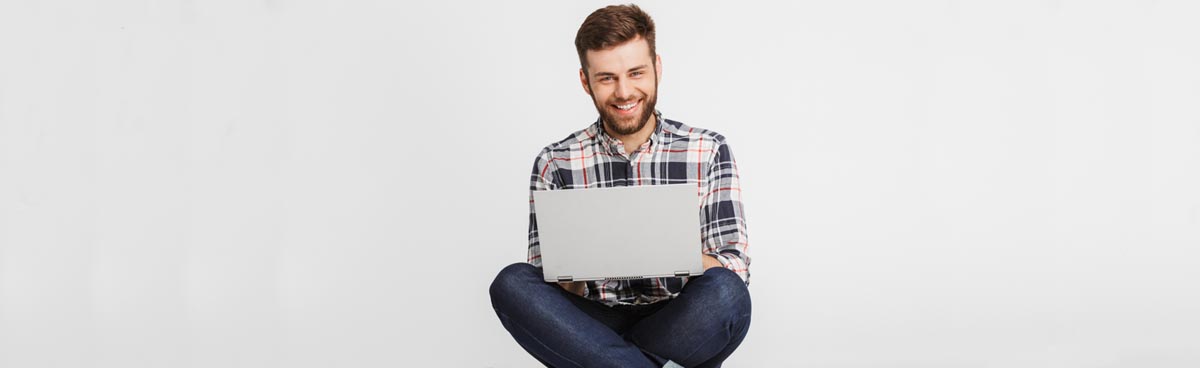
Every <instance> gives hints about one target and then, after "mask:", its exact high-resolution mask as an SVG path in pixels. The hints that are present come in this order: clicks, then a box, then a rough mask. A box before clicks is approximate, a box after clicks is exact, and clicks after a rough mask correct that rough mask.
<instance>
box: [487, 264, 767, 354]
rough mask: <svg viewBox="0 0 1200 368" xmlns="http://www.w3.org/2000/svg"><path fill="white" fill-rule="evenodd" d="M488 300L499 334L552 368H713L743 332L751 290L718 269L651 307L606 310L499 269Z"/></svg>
mask: <svg viewBox="0 0 1200 368" xmlns="http://www.w3.org/2000/svg"><path fill="white" fill-rule="evenodd" d="M491 294H492V308H494V309H495V310H496V315H497V316H499V317H500V322H501V323H503V324H504V328H505V329H507V330H508V332H509V333H511V334H512V336H513V338H515V339H516V340H517V343H518V344H520V345H521V347H522V348H525V350H526V351H528V352H529V354H531V355H533V357H534V358H536V359H537V360H538V361H540V362H542V364H545V365H546V366H551V367H661V366H663V365H664V364H666V363H667V362H668V361H670V362H673V363H675V364H678V365H683V366H685V367H720V366H721V362H723V361H724V360H725V358H727V357H729V354H732V353H733V350H734V349H737V347H738V345H739V344H741V342H742V339H743V338H745V337H746V331H747V330H748V329H749V328H750V292H749V290H747V289H746V284H745V283H743V282H742V279H741V278H740V277H738V276H737V274H735V273H733V271H730V270H727V269H724V268H720V267H714V268H710V269H708V270H706V271H704V275H703V276H697V277H693V278H692V279H691V280H689V281H688V282H687V284H686V285H685V286H684V288H683V290H682V291H680V293H679V296H678V297H676V298H675V299H671V300H669V301H663V302H659V303H654V304H650V305H636V306H620V305H619V306H615V307H608V306H606V305H604V304H600V303H597V302H594V301H591V300H588V299H585V298H583V297H580V296H578V295H575V294H572V293H570V292H567V291H566V290H563V288H562V287H559V286H558V284H555V283H548V282H545V281H544V280H543V279H542V269H541V268H537V267H534V266H533V265H530V264H528V263H516V264H512V265H510V266H508V267H505V268H504V270H502V271H500V274H499V275H497V276H496V280H495V281H493V282H492V286H491Z"/></svg>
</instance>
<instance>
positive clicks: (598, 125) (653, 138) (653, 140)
mask: <svg viewBox="0 0 1200 368" xmlns="http://www.w3.org/2000/svg"><path fill="white" fill-rule="evenodd" d="M654 122H655V124H654V133H650V140H649V142H650V148H652V149H653V148H654V147H655V145H657V144H658V143H659V142H662V135H663V134H665V133H664V130H663V129H664V127H663V117H662V111H660V110H657V109H656V110H654ZM592 129H593V130H594V131H595V134H596V135H597V136H598V138H599V139H600V144H601V145H603V147H604V149H605V150H607V151H608V152H611V153H622V154H623V153H624V152H623V149H622V148H621V147H624V143H622V142H621V140H620V139H616V138H613V137H612V136H611V135H608V133H607V132H605V131H604V122H603V121H602V120H601V118H599V117H597V118H596V122H595V123H593V124H592Z"/></svg>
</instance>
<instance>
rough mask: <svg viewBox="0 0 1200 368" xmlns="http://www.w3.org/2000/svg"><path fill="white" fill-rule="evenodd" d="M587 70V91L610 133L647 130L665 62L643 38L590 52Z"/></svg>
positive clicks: (584, 78) (583, 74)
mask: <svg viewBox="0 0 1200 368" xmlns="http://www.w3.org/2000/svg"><path fill="white" fill-rule="evenodd" d="M586 57H587V65H588V68H587V70H583V69H580V70H579V79H580V82H581V83H583V88H584V91H586V92H588V94H589V95H591V96H592V102H594V103H595V104H596V111H599V112H600V118H601V120H603V121H604V127H605V129H606V130H608V132H609V133H610V134H614V135H629V134H633V133H637V132H639V131H641V130H642V129H643V128H645V127H646V124H647V123H648V122H649V121H650V117H651V116H652V115H654V105H655V103H657V102H658V76H659V75H661V74H662V59H659V58H658V57H657V56H654V57H651V56H650V45H649V44H647V43H646V40H645V39H642V38H641V37H637V38H634V39H632V40H629V42H625V43H623V44H620V45H617V46H613V47H611V48H608V49H604V50H588V51H587V54H586Z"/></svg>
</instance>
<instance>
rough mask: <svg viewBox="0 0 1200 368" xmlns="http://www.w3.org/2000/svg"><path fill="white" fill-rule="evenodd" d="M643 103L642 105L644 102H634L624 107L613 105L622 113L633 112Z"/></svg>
mask: <svg viewBox="0 0 1200 368" xmlns="http://www.w3.org/2000/svg"><path fill="white" fill-rule="evenodd" d="M641 103H642V100H637V101H633V102H630V103H627V104H623V105H612V106H613V107H615V108H617V110H620V111H633V109H634V108H636V107H638V105H641Z"/></svg>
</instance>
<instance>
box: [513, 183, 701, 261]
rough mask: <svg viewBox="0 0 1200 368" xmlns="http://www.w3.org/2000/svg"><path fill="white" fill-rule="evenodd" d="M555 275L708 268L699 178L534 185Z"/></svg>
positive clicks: (546, 257)
mask: <svg viewBox="0 0 1200 368" xmlns="http://www.w3.org/2000/svg"><path fill="white" fill-rule="evenodd" d="M533 203H534V210H535V211H536V213H537V225H538V239H539V241H540V242H541V254H542V272H543V274H544V275H545V280H546V281H547V282H570V281H596V280H633V279H644V278H657V277H684V276H697V275H701V274H703V273H704V267H703V262H702V261H701V258H700V257H702V255H701V252H700V250H701V246H700V199H699V197H698V196H697V191H696V184H678V185H674V184H673V185H650V186H636V187H612V188H595V189H569V190H546V191H534V192H533Z"/></svg>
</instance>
